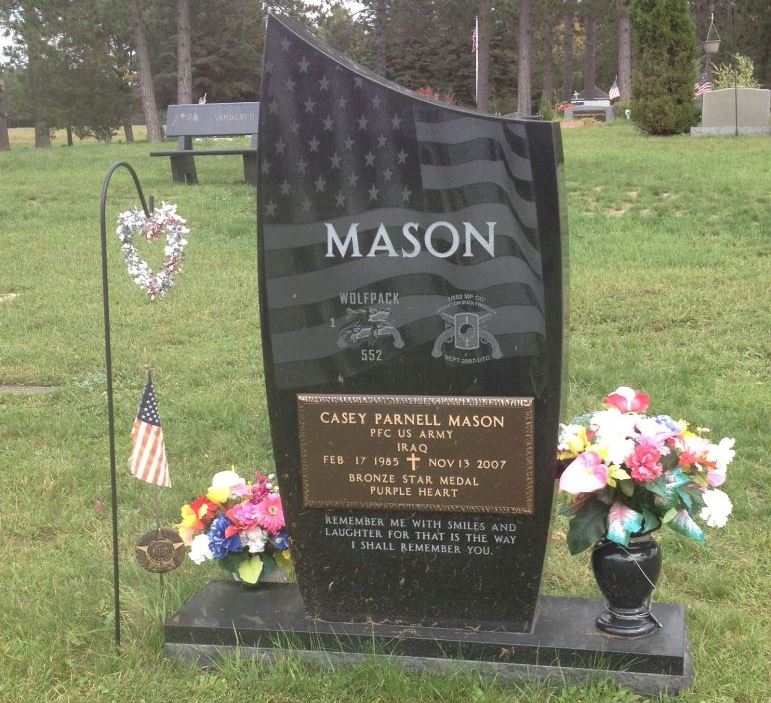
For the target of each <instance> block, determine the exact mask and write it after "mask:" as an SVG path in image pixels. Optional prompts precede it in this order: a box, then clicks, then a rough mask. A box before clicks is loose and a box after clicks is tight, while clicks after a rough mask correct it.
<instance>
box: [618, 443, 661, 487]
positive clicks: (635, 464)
mask: <svg viewBox="0 0 771 703" xmlns="http://www.w3.org/2000/svg"><path fill="white" fill-rule="evenodd" d="M660 458H661V452H659V450H658V447H657V446H656V444H655V442H651V441H650V440H649V439H647V438H646V437H641V438H640V440H639V443H638V444H637V445H636V446H635V448H634V451H633V452H632V453H631V454H630V455H629V456H628V457H627V458H626V461H625V463H626V465H627V466H628V467H629V468H630V469H631V474H632V478H633V479H634V480H635V481H637V483H645V482H646V481H653V480H654V479H656V478H658V477H659V476H661V472H662V470H663V467H662V466H661V464H660V463H659V459H660Z"/></svg>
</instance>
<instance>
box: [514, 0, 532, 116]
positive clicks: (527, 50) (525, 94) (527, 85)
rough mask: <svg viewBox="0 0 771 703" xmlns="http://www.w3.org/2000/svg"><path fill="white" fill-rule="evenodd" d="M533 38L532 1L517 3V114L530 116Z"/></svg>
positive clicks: (525, 0) (523, 0)
mask: <svg viewBox="0 0 771 703" xmlns="http://www.w3.org/2000/svg"><path fill="white" fill-rule="evenodd" d="M532 36H533V0H520V3H519V47H518V48H519V55H518V58H517V112H518V113H519V114H520V115H530V114H532V106H531V93H532V79H531V75H530V74H531V70H530V67H531V64H532V60H531V59H532V56H531V53H532V51H531V40H532Z"/></svg>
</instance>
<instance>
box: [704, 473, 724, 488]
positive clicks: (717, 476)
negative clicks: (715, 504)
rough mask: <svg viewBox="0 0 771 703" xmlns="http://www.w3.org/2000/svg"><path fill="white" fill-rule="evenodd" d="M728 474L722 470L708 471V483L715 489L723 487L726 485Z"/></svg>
mask: <svg viewBox="0 0 771 703" xmlns="http://www.w3.org/2000/svg"><path fill="white" fill-rule="evenodd" d="M725 479H726V472H725V471H721V470H720V469H710V470H709V471H707V483H709V485H710V486H712V487H713V488H717V487H718V486H722V485H723V484H724V483H725Z"/></svg>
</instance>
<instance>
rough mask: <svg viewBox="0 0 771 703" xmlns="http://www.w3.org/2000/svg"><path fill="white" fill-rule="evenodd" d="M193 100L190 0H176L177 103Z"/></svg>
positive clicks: (181, 103)
mask: <svg viewBox="0 0 771 703" xmlns="http://www.w3.org/2000/svg"><path fill="white" fill-rule="evenodd" d="M192 102H193V59H192V55H191V53H190V0H177V103H179V104H180V105H189V104H190V103H192Z"/></svg>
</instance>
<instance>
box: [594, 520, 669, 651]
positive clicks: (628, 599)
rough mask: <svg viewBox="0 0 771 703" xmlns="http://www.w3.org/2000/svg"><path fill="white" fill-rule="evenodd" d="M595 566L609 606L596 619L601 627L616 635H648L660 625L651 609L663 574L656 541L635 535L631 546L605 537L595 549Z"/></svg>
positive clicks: (595, 572)
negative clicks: (658, 582) (654, 591)
mask: <svg viewBox="0 0 771 703" xmlns="http://www.w3.org/2000/svg"><path fill="white" fill-rule="evenodd" d="M592 569H593V570H594V579H595V581H597V585H598V586H599V588H600V591H601V592H602V595H603V596H605V604H606V606H607V610H606V611H605V612H604V613H602V615H600V616H599V617H598V618H597V621H596V623H597V628H598V629H599V630H602V632H605V633H606V634H608V635H613V636H615V637H645V635H649V634H651V633H652V632H654V631H655V630H656V629H657V628H659V627H660V625H659V622H658V620H656V619H655V618H654V617H653V615H651V612H650V603H651V594H652V593H653V589H654V588H655V587H656V582H657V581H658V579H659V574H660V573H661V550H660V549H659V545H658V542H656V540H654V539H652V538H650V537H648V536H645V535H644V536H640V537H632V539H631V540H630V542H629V546H628V547H624V546H623V545H621V544H616V542H611V541H609V540H602V541H601V542H599V543H598V544H597V546H595V548H594V551H592Z"/></svg>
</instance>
